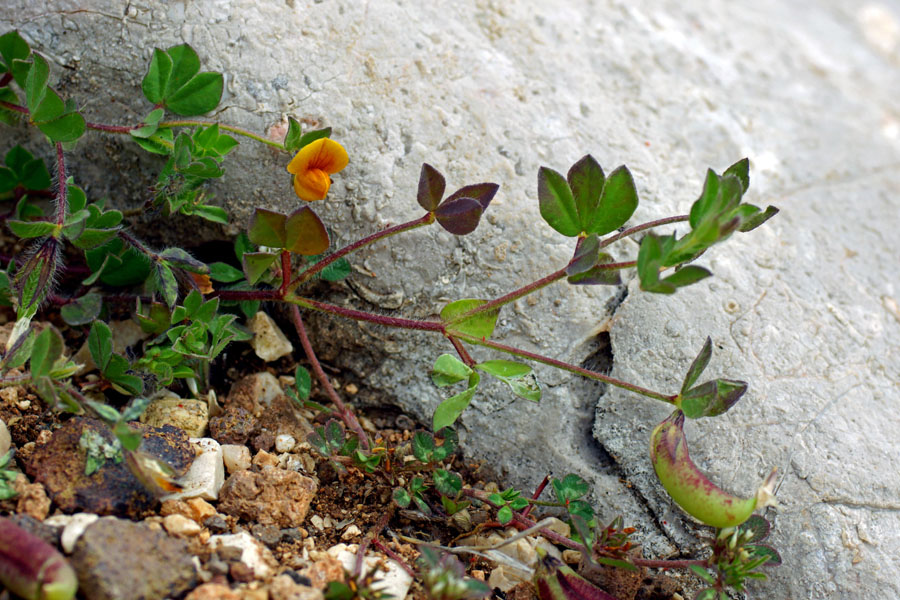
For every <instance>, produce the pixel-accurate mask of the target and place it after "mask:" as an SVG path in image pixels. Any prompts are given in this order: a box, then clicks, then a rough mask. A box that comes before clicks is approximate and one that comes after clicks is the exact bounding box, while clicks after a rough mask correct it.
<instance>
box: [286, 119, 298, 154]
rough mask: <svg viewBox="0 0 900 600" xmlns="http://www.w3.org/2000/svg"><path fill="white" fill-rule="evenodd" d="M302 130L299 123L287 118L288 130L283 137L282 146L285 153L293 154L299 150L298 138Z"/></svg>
mask: <svg viewBox="0 0 900 600" xmlns="http://www.w3.org/2000/svg"><path fill="white" fill-rule="evenodd" d="M301 135H302V128H301V127H300V123H299V122H298V121H297V119H295V118H294V117H288V130H287V134H285V136H284V142H283V143H282V145H283V146H284V149H285V150H286V151H287V152H290V153H292V154H293V153H294V152H296V151H297V150H299V149H300V136H301Z"/></svg>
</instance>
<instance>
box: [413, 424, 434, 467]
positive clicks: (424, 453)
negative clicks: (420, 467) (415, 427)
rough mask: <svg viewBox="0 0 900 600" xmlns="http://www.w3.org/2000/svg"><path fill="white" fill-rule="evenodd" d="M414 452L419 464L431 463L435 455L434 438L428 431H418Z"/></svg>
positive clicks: (414, 442) (415, 437)
mask: <svg viewBox="0 0 900 600" xmlns="http://www.w3.org/2000/svg"><path fill="white" fill-rule="evenodd" d="M412 451H413V456H415V457H416V458H417V459H418V460H419V462H423V463H429V462H431V459H432V456H433V454H434V437H432V435H431V434H430V433H428V432H426V431H417V432H416V433H415V434H414V435H413V441H412Z"/></svg>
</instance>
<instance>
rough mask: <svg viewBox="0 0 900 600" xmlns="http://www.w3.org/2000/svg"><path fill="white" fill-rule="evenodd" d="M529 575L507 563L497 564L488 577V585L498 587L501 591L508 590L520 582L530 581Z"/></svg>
mask: <svg viewBox="0 0 900 600" xmlns="http://www.w3.org/2000/svg"><path fill="white" fill-rule="evenodd" d="M531 575H532V574H531V573H528V572H525V571H520V570H519V569H516V568H513V567H510V566H509V565H497V566H496V567H494V569H493V570H492V571H491V576H490V577H488V585H489V586H491V588H498V589H499V590H500V591H501V592H508V591H509V590H511V589H513V588H514V587H516V586H517V585H519V584H520V583H522V582H526V581H531Z"/></svg>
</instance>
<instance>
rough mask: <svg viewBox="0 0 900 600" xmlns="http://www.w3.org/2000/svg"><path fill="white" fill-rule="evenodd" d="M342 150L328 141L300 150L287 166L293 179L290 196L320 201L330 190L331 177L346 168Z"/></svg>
mask: <svg viewBox="0 0 900 600" xmlns="http://www.w3.org/2000/svg"><path fill="white" fill-rule="evenodd" d="M348 161H349V158H348V157H347V151H346V150H344V147H343V146H341V145H340V144H338V143H337V142H335V141H334V140H331V139H328V138H321V139H318V140H316V141H314V142H312V143H310V144H307V145H306V146H303V147H302V148H300V151H299V152H297V154H296V156H294V158H292V159H291V162H290V163H288V166H287V170H288V173H292V174H293V175H294V192H296V194H297V196H299V197H300V199H301V200H307V201H312V200H322V199H324V198H325V196H326V195H327V194H328V188H329V187H331V177H329V175H331V174H332V173H337V172H338V171H340V170H341V169H343V168H344V167H346V166H347V162H348Z"/></svg>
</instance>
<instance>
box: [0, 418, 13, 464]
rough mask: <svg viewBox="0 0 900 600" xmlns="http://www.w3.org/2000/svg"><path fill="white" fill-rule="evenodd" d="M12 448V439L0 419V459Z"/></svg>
mask: <svg viewBox="0 0 900 600" xmlns="http://www.w3.org/2000/svg"><path fill="white" fill-rule="evenodd" d="M11 446H12V437H11V436H10V435H9V429H8V428H7V427H6V423H4V422H3V419H0V459H2V458H3V457H4V456H6V453H7V452H9V449H10V447H11Z"/></svg>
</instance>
